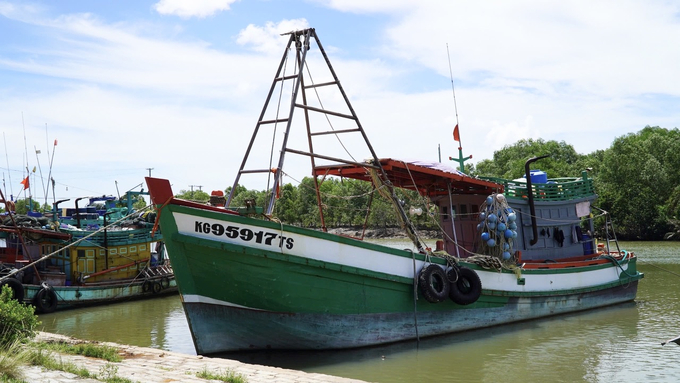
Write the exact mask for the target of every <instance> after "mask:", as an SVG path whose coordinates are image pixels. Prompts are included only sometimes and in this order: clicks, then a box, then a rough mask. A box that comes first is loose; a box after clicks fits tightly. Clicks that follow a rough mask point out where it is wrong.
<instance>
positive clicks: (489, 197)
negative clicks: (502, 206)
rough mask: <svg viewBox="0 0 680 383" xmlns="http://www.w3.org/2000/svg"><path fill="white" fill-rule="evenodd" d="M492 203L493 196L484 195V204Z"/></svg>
mask: <svg viewBox="0 0 680 383" xmlns="http://www.w3.org/2000/svg"><path fill="white" fill-rule="evenodd" d="M492 203H493V197H492V196H488V197H486V204H487V205H491V204H492Z"/></svg>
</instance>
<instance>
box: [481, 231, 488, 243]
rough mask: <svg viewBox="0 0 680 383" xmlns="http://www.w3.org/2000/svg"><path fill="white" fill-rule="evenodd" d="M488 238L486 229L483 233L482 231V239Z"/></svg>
mask: <svg viewBox="0 0 680 383" xmlns="http://www.w3.org/2000/svg"><path fill="white" fill-rule="evenodd" d="M488 239H489V233H487V232H486V231H485V232H483V233H482V240H483V241H487V240H488Z"/></svg>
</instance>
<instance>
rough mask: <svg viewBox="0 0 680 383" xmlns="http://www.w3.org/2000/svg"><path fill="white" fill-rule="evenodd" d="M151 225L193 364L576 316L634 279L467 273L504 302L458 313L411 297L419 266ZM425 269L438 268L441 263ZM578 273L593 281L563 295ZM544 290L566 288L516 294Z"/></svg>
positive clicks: (268, 226)
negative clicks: (198, 357) (162, 244)
mask: <svg viewBox="0 0 680 383" xmlns="http://www.w3.org/2000/svg"><path fill="white" fill-rule="evenodd" d="M160 219H161V227H162V230H163V232H164V233H165V238H166V243H167V246H168V254H169V256H170V259H171V262H172V264H173V267H174V270H175V276H176V278H177V282H178V285H179V289H180V294H181V296H182V300H183V304H184V308H185V312H186V315H187V319H188V321H189V326H190V328H191V331H192V335H193V338H194V343H195V346H196V349H197V351H198V352H199V353H201V354H209V353H216V352H224V351H234V350H243V349H336V348H352V347H361V346H369V345H375V344H381V343H389V342H396V341H402V340H407V339H413V338H416V337H421V336H423V337H424V336H432V335H438V334H445V333H451V332H456V331H465V330H469V329H475V328H480V327H485V326H493V325H498V324H503V323H510V322H515V321H521V320H527V319H532V318H538V317H545V316H549V315H555V314H561V313H567V312H573V311H579V310H586V309H591V308H595V307H602V306H606V305H611V304H616V303H620V302H625V301H630V300H633V299H634V298H635V295H636V291H637V281H638V280H639V279H640V278H641V277H642V276H641V275H640V274H637V272H636V271H635V261H634V259H633V260H632V261H631V262H629V263H628V264H627V265H626V267H627V274H626V273H618V272H617V271H616V270H617V267H616V266H615V265H613V264H604V265H599V266H590V267H587V268H585V267H584V268H582V269H580V270H574V269H570V270H526V271H525V272H524V273H523V275H522V283H520V282H519V279H517V278H516V276H515V274H514V273H512V272H502V273H500V272H497V271H493V272H490V271H485V270H482V269H480V268H479V267H477V266H476V265H472V264H469V265H467V266H468V267H470V268H473V269H475V270H476V272H477V274H479V275H480V277H481V278H482V284H483V286H485V285H488V286H494V283H496V282H494V281H495V280H498V278H506V279H507V278H509V280H510V281H511V282H512V285H511V286H510V288H509V289H507V290H503V289H500V288H484V290H483V292H482V295H481V297H480V298H479V299H478V300H477V301H476V302H475V303H473V304H470V305H466V306H462V305H458V304H456V303H454V302H452V301H450V300H447V301H445V302H442V303H436V304H433V303H430V302H428V301H427V300H425V299H423V296H422V295H421V294H420V293H417V294H414V291H417V289H416V288H415V286H414V275H417V273H416V271H418V270H420V269H421V268H422V267H423V265H424V264H425V258H424V255H422V254H412V253H410V252H407V251H402V250H397V249H392V248H388V247H384V246H379V245H375V244H370V243H365V242H361V241H356V240H353V239H348V238H345V237H340V236H335V235H330V234H327V233H322V232H318V231H314V230H306V229H301V228H297V227H291V226H286V225H280V224H277V223H273V222H267V221H261V220H257V219H253V218H247V217H241V216H237V215H233V214H227V213H219V212H214V211H210V210H201V209H194V208H189V207H185V206H178V205H172V204H170V205H167V206H166V208H164V209H163V211H162V214H161V216H160ZM224 228H238V230H239V231H238V232H239V235H238V237H237V238H227V235H228V234H227V233H228V229H227V230H226V231H225V230H223V229H224ZM249 231H252V232H254V233H259V232H261V233H263V235H262V237H263V238H266V234H267V233H277V234H276V238H274V240H272V241H271V242H272V244H273V245H275V246H270V245H267V243H266V241H265V240H264V239H263V240H262V241H260V242H261V243H256V242H257V238H256V236H257V234H256V235H254V236H251V235H250V234H249ZM241 233H245V234H244V235H241ZM217 234H219V235H217ZM283 237H285V239H286V240H287V239H293V242H292V243H293V246H290V248H287V247H286V241H285V240H281V238H283ZM245 239H247V240H245ZM248 242H250V244H249V243H248ZM277 242H278V243H277ZM372 258H375V259H376V260H377V261H376V262H373V263H372V261H371V259H372ZM328 259H335V262H332V261H329V260H328ZM432 261H433V262H438V263H441V264H442V265H443V264H444V260H442V259H438V258H433V259H432ZM358 264H373V266H372V267H358V266H357V265H358ZM395 265H396V266H395ZM581 272H588V273H590V275H592V276H593V277H594V278H596V279H597V278H601V279H602V280H601V281H599V282H592V283H589V284H582V285H577V286H574V285H569V284H567V283H566V281H573V280H574V279H576V278H574V277H575V276H576V274H578V273H581ZM400 273H401V274H400ZM404 273H406V274H404ZM546 278H547V279H551V280H555V281H565V287H564V288H555V289H552V290H531V289H530V288H527V287H526V285H529V287H531V286H536V285H538V284H540V283H541V280H543V279H546ZM579 279H581V278H579ZM560 283H561V282H560Z"/></svg>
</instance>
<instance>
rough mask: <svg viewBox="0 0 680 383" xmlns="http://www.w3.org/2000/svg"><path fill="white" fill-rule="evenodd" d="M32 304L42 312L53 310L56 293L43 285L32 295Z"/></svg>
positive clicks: (54, 308) (47, 312)
mask: <svg viewBox="0 0 680 383" xmlns="http://www.w3.org/2000/svg"><path fill="white" fill-rule="evenodd" d="M33 306H35V309H36V310H37V311H38V312H39V313H42V314H49V313H51V312H54V310H56V309H57V293H56V292H54V289H52V288H50V287H45V286H43V288H42V289H40V291H38V293H37V294H35V297H33Z"/></svg>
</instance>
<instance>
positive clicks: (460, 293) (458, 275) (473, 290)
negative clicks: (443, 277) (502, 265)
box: [447, 267, 482, 305]
mask: <svg viewBox="0 0 680 383" xmlns="http://www.w3.org/2000/svg"><path fill="white" fill-rule="evenodd" d="M447 277H448V280H449V281H451V283H450V289H449V298H451V300H452V301H454V302H456V303H458V304H459V305H469V304H470V303H475V302H477V299H479V297H480V296H481V295H482V280H481V279H479V275H477V273H476V272H475V271H474V270H472V269H470V268H467V267H454V268H452V269H451V270H449V272H448V273H447Z"/></svg>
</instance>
